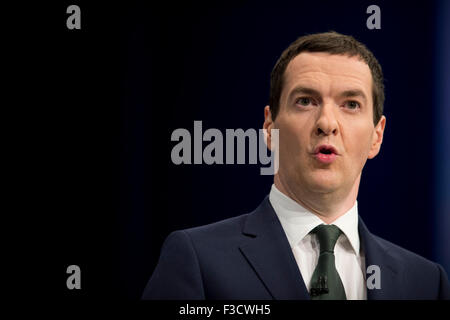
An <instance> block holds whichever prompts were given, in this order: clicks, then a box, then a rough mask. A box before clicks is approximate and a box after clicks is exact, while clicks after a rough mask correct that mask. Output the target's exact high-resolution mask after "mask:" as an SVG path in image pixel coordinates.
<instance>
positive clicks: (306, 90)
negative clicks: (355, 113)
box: [289, 86, 367, 102]
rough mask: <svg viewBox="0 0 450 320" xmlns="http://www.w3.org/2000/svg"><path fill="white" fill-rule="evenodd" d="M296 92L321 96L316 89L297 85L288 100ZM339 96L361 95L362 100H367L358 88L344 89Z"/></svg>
mask: <svg viewBox="0 0 450 320" xmlns="http://www.w3.org/2000/svg"><path fill="white" fill-rule="evenodd" d="M297 94H306V95H311V96H316V97H319V96H321V94H320V92H319V91H318V90H316V89H313V88H308V87H303V86H298V87H295V88H294V89H293V90H292V91H291V93H290V94H289V100H290V99H292V96H294V95H297ZM339 96H340V97H344V98H352V97H361V98H362V99H363V100H364V102H367V97H366V95H365V94H364V92H363V91H362V90H360V89H351V90H345V91H342V92H341V93H340V94H339Z"/></svg>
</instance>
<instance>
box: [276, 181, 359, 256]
mask: <svg viewBox="0 0 450 320" xmlns="http://www.w3.org/2000/svg"><path fill="white" fill-rule="evenodd" d="M269 201H270V203H271V204H272V207H273V208H274V210H275V213H276V214H277V216H278V219H279V220H280V222H281V225H282V227H283V229H284V232H285V233H286V236H287V238H288V241H289V244H290V246H291V248H293V247H294V246H296V245H297V244H298V243H299V242H300V241H301V240H303V238H304V237H305V236H306V235H307V234H309V233H310V232H311V231H312V230H313V229H314V228H315V227H317V226H318V225H320V224H323V223H324V222H323V221H322V220H321V219H320V218H319V217H318V216H317V215H315V214H314V213H312V212H311V211H309V210H308V209H306V208H304V207H303V206H302V205H300V204H299V203H298V202H296V201H294V200H293V199H291V198H289V197H288V196H286V195H285V194H284V193H282V192H281V191H280V190H278V188H277V187H276V186H275V184H272V188H271V190H270V194H269ZM332 224H334V225H336V226H337V227H339V229H341V231H342V232H343V233H344V234H345V236H346V237H347V239H348V240H349V242H350V244H351V246H352V248H353V250H354V251H355V253H356V254H359V248H360V242H359V233H358V201H356V200H355V204H354V205H353V207H352V208H350V210H348V211H347V212H346V213H344V214H343V215H342V216H340V217H339V218H338V219H336V220H335V221H334V222H333V223H332Z"/></svg>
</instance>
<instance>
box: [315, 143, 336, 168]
mask: <svg viewBox="0 0 450 320" xmlns="http://www.w3.org/2000/svg"><path fill="white" fill-rule="evenodd" d="M314 155H315V158H316V160H318V161H319V162H320V163H325V164H328V163H332V162H333V161H334V160H336V157H337V151H336V149H335V148H334V147H333V146H329V145H322V146H320V147H318V148H316V150H315V153H314Z"/></svg>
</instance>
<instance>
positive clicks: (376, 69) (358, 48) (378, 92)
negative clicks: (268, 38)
mask: <svg viewBox="0 0 450 320" xmlns="http://www.w3.org/2000/svg"><path fill="white" fill-rule="evenodd" d="M301 52H327V53H330V54H337V55H347V56H349V57H353V56H358V57H359V58H360V59H361V60H363V61H364V62H365V63H367V65H368V66H369V68H370V71H371V73H372V79H373V86H372V96H373V122H374V125H376V124H377V123H378V121H379V120H380V118H381V116H382V115H383V104H384V83H383V71H382V70H381V66H380V64H379V63H378V61H377V59H376V58H375V56H374V55H373V53H372V52H370V50H369V49H367V47H366V46H365V45H364V44H362V43H361V42H359V41H357V40H356V39H355V38H353V37H352V36H347V35H344V34H340V33H337V32H335V31H330V32H324V33H315V34H310V35H306V36H302V37H300V38H298V39H297V40H295V41H294V42H293V43H292V44H291V45H290V46H289V47H287V48H286V50H284V51H283V53H282V54H281V56H280V58H279V59H278V61H277V63H276V64H275V66H274V67H273V70H272V73H271V75H270V97H269V106H270V112H271V114H272V119H273V120H275V118H276V116H277V114H278V111H279V109H280V98H281V92H282V90H283V82H284V81H283V79H284V72H285V71H286V68H287V66H288V64H289V62H290V61H291V60H292V59H294V58H295V57H296V56H297V55H299V54H300V53H301Z"/></svg>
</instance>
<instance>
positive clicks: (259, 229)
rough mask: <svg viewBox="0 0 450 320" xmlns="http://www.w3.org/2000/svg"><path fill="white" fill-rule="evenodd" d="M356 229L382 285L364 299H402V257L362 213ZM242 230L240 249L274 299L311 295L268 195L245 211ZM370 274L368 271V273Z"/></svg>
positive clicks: (367, 263)
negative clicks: (369, 223)
mask: <svg viewBox="0 0 450 320" xmlns="http://www.w3.org/2000/svg"><path fill="white" fill-rule="evenodd" d="M358 232H359V237H360V242H361V247H362V250H363V253H364V255H365V265H366V270H367V268H368V267H369V266H378V267H379V268H380V279H381V288H380V289H367V299H368V300H388V299H402V297H404V296H405V293H404V291H403V290H404V289H403V287H402V283H403V276H404V272H403V270H404V267H403V265H402V261H401V260H400V259H399V258H398V257H397V256H396V255H395V254H393V253H392V252H390V250H389V248H390V246H387V245H386V242H384V241H383V240H381V239H380V238H378V237H376V236H375V235H373V234H372V233H370V231H369V230H368V229H367V227H366V225H365V224H364V222H363V220H362V219H361V217H359V220H358ZM242 233H243V234H244V235H245V236H246V241H245V242H243V244H242V245H241V246H240V250H241V252H242V253H243V255H244V256H245V257H246V259H247V261H248V262H249V264H250V265H251V266H252V268H253V269H254V270H255V272H256V273H257V274H258V276H259V278H260V279H261V281H262V282H263V283H264V285H265V287H266V288H267V290H268V291H269V292H270V294H271V295H272V297H273V298H274V299H279V300H304V299H309V298H310V297H309V293H308V291H307V289H306V286H305V283H304V281H303V278H302V275H301V273H300V270H299V269H298V265H297V262H296V261H295V258H294V255H293V253H292V250H291V247H290V245H289V242H288V239H287V238H286V234H285V233H284V231H283V228H282V226H281V223H280V221H279V219H278V217H277V215H276V213H275V211H274V209H273V207H272V205H271V204H270V201H269V197H268V196H266V197H265V199H264V200H263V201H262V202H261V204H260V205H259V206H258V208H256V209H255V210H254V211H253V212H251V213H250V214H248V216H247V219H246V220H245V222H244V224H243V228H242ZM364 274H366V273H365V272H364ZM371 274H372V273H370V274H367V277H370V276H371ZM367 277H366V279H367Z"/></svg>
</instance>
